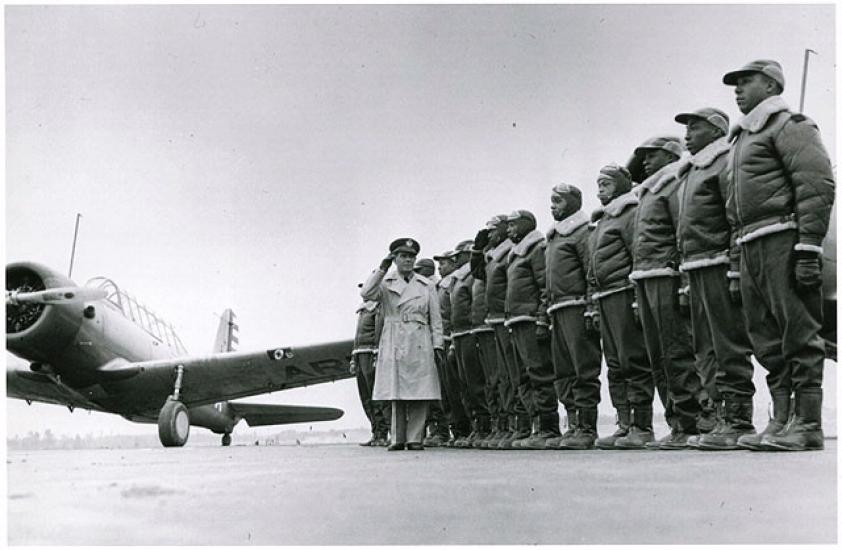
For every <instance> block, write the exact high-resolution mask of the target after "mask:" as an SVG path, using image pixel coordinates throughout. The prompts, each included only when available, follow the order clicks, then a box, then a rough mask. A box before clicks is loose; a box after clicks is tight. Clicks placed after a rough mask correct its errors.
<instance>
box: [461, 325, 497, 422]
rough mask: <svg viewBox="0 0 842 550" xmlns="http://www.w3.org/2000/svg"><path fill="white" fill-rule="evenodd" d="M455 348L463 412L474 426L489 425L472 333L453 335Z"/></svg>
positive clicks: (483, 376)
mask: <svg viewBox="0 0 842 550" xmlns="http://www.w3.org/2000/svg"><path fill="white" fill-rule="evenodd" d="M453 345H454V347H455V348H456V364H457V365H458V367H459V382H460V388H461V394H462V403H463V404H464V406H465V412H467V413H468V417H469V418H470V419H471V420H472V421H473V422H474V423H475V424H474V427H475V428H477V427H482V428H485V427H486V426H488V425H489V422H490V416H491V415H490V414H489V411H488V404H487V403H486V402H485V375H484V374H483V372H482V365H481V364H480V362H479V352H478V350H477V340H476V337H475V336H474V335H473V334H470V333H468V334H464V335H462V336H454V337H453Z"/></svg>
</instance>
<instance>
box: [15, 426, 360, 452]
mask: <svg viewBox="0 0 842 550" xmlns="http://www.w3.org/2000/svg"><path fill="white" fill-rule="evenodd" d="M150 428H152V429H150V433H149V434H142V435H120V434H96V435H95V434H91V433H88V434H85V435H79V434H76V435H73V436H69V435H60V436H56V435H55V434H53V433H52V431H51V430H49V429H48V430H46V431H44V433H43V434H42V433H40V432H28V433H27V434H26V435H25V436H19V435H16V436H15V437H10V438H7V439H6V449H7V450H9V451H36V450H51V449H146V448H156V447H160V446H161V442H160V441H159V440H158V433H157V430H156V429H155V428H154V426H150ZM369 435H370V434H369V430H367V429H364V428H356V429H352V430H325V431H317V430H313V429H312V428H311V429H308V430H305V431H298V430H283V431H280V432H277V433H274V434H268V435H267V434H260V435H258V434H255V433H248V432H245V433H240V434H237V433H235V434H232V435H231V438H232V443H231V444H232V445H305V444H309V445H313V444H327V443H356V442H360V441H365V440H366V439H368V436H369ZM220 438H221V436H219V435H216V434H212V433H210V432H207V431H205V430H201V429H196V430H191V431H190V439H189V440H188V442H187V446H189V447H206V446H218V445H219V444H220Z"/></svg>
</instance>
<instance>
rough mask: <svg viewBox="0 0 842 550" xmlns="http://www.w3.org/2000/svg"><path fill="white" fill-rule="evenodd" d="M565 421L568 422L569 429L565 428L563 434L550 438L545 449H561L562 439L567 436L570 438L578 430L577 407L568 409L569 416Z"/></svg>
mask: <svg viewBox="0 0 842 550" xmlns="http://www.w3.org/2000/svg"><path fill="white" fill-rule="evenodd" d="M565 422H566V424H567V430H565V432H564V433H563V434H560V435H558V436H556V437H553V438H551V439H548V440H547V442H546V444H545V445H544V448H545V449H561V448H562V447H561V444H562V441H564V439H565V438H569V437H570V436H572V435H573V434H574V433H575V432H576V426H577V425H578V418H577V415H576V409H570V410H568V411H567V418H566V419H565Z"/></svg>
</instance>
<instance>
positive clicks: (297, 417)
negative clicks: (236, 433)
mask: <svg viewBox="0 0 842 550" xmlns="http://www.w3.org/2000/svg"><path fill="white" fill-rule="evenodd" d="M228 406H229V407H230V409H231V411H233V412H234V414H236V415H237V416H239V417H241V418H243V419H245V421H246V422H247V423H248V425H249V426H271V425H274V424H295V423H296V422H321V421H323V420H336V419H337V418H341V417H342V415H343V414H345V413H344V411H343V410H342V409H334V408H331V407H302V406H297V405H259V404H254V403H230V402H229V403H228Z"/></svg>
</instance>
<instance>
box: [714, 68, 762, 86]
mask: <svg viewBox="0 0 842 550" xmlns="http://www.w3.org/2000/svg"><path fill="white" fill-rule="evenodd" d="M756 72H757V71H731V72H730V73H725V76H723V77H722V83H723V84H725V85H727V86H736V85H737V79H738V78H740V77H741V76H745V75H747V74H751V73H756Z"/></svg>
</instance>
